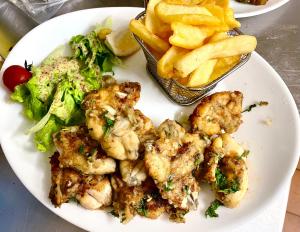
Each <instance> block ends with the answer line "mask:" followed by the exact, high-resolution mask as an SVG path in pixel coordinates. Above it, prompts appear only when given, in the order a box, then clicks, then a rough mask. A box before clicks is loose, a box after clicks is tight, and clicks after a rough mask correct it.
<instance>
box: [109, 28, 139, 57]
mask: <svg viewBox="0 0 300 232" xmlns="http://www.w3.org/2000/svg"><path fill="white" fill-rule="evenodd" d="M105 43H106V45H107V46H108V47H109V48H110V49H111V50H112V52H113V53H114V54H115V55H116V56H129V55H132V54H133V53H135V52H136V51H138V50H139V49H140V45H139V44H138V43H137V41H136V40H135V38H134V37H133V35H132V33H131V32H130V31H129V30H128V29H123V30H119V31H112V32H111V33H110V34H108V35H106V40H105Z"/></svg>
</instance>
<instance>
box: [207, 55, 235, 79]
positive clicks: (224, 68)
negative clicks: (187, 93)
mask: <svg viewBox="0 0 300 232" xmlns="http://www.w3.org/2000/svg"><path fill="white" fill-rule="evenodd" d="M240 58H241V56H240V55H237V56H230V57H224V58H219V59H218V61H217V63H216V65H215V67H214V70H213V72H212V74H211V76H210V78H209V82H212V81H214V80H215V79H217V78H219V77H220V76H222V75H223V74H224V73H226V72H228V71H229V70H230V69H232V68H233V67H234V66H235V65H236V64H237V63H238V62H239V61H240Z"/></svg>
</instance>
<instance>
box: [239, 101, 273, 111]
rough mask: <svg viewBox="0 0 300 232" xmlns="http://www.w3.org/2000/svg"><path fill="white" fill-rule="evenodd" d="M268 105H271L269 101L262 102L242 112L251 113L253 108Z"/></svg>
mask: <svg viewBox="0 0 300 232" xmlns="http://www.w3.org/2000/svg"><path fill="white" fill-rule="evenodd" d="M267 105H269V102H267V101H260V102H257V103H254V104H252V105H250V106H248V107H247V108H246V109H244V110H243V111H242V113H245V112H250V111H251V110H252V109H253V108H255V107H257V106H267Z"/></svg>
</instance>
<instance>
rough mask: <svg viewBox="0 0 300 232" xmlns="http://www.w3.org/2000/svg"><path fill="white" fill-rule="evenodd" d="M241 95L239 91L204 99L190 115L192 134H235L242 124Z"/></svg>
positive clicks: (216, 94)
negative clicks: (223, 132)
mask: <svg viewBox="0 0 300 232" xmlns="http://www.w3.org/2000/svg"><path fill="white" fill-rule="evenodd" d="M242 101H243V95H242V93H241V92H239V91H234V92H219V93H215V94H212V95H210V96H208V97H206V98H204V99H203V100H202V101H201V102H200V104H199V105H198V106H197V107H196V108H195V110H194V112H193V113H192V114H191V115H190V118H189V119H190V122H191V127H192V131H193V132H197V133H200V134H202V135H208V136H211V135H216V134H221V132H222V130H224V131H225V132H226V133H233V132H235V131H236V130H237V129H238V128H239V126H240V124H241V123H242V120H241V118H242V114H241V113H242Z"/></svg>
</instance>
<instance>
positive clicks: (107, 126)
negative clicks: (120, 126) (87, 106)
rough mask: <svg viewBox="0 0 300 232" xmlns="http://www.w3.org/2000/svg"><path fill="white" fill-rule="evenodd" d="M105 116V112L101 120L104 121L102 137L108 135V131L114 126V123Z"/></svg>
mask: <svg viewBox="0 0 300 232" xmlns="http://www.w3.org/2000/svg"><path fill="white" fill-rule="evenodd" d="M106 114H107V112H105V113H104V114H103V115H102V118H103V119H104V121H105V124H104V125H103V131H104V136H106V135H108V133H109V131H110V130H111V128H112V127H113V126H114V124H115V121H114V120H112V119H110V118H109V117H107V116H106Z"/></svg>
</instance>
